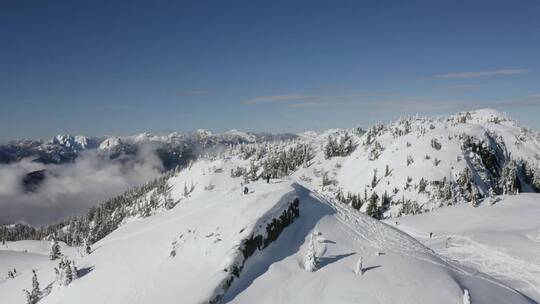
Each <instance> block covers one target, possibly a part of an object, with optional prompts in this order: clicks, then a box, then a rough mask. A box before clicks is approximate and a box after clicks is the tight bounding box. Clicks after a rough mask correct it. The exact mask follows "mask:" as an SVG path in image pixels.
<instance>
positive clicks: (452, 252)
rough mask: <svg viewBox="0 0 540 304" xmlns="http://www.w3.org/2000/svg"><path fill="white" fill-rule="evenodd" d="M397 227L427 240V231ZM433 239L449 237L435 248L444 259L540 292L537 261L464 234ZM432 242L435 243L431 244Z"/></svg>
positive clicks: (440, 236)
mask: <svg viewBox="0 0 540 304" xmlns="http://www.w3.org/2000/svg"><path fill="white" fill-rule="evenodd" d="M399 229H400V230H402V231H403V232H405V233H407V234H409V235H411V236H413V237H414V238H416V239H430V238H429V233H424V232H419V231H416V230H414V229H413V228H410V227H407V226H403V225H400V226H399ZM433 239H435V240H441V242H445V241H446V240H447V239H450V241H449V245H448V248H446V247H445V246H444V245H443V246H441V248H440V249H437V250H436V253H437V254H438V255H439V256H440V257H442V258H445V259H446V260H447V261H450V262H454V263H456V262H457V263H460V264H462V265H464V266H467V267H470V268H473V269H476V270H477V271H478V273H485V274H487V275H489V276H491V277H493V278H495V279H497V280H500V281H514V282H518V283H522V285H523V286H526V287H525V288H523V289H524V290H529V291H530V290H532V291H534V292H536V293H538V294H540V264H538V263H531V262H529V261H525V260H523V259H520V258H518V257H515V256H512V255H511V254H509V253H507V252H505V250H504V248H497V247H495V246H490V245H486V244H482V243H480V242H477V241H475V240H473V239H472V238H470V237H467V236H463V235H456V234H450V235H438V236H437V237H434V238H433ZM434 244H436V243H433V244H432V245H434ZM437 247H438V246H437ZM471 274H472V275H475V274H474V273H471Z"/></svg>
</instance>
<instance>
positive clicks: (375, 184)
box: [371, 168, 379, 189]
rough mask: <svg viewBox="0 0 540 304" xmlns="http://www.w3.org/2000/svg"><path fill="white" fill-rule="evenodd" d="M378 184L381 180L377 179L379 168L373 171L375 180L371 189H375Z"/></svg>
mask: <svg viewBox="0 0 540 304" xmlns="http://www.w3.org/2000/svg"><path fill="white" fill-rule="evenodd" d="M378 183H379V180H378V179H377V168H375V169H373V178H372V179H371V189H374V188H375V187H376V186H377V184H378Z"/></svg>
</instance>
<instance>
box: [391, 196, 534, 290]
mask: <svg viewBox="0 0 540 304" xmlns="http://www.w3.org/2000/svg"><path fill="white" fill-rule="evenodd" d="M539 214H540V195H539V194H520V195H516V196H507V197H505V198H504V199H502V200H501V201H500V202H497V203H496V204H495V205H485V206H480V207H478V208H473V207H471V206H468V205H460V206H455V207H449V208H444V209H440V210H437V211H434V212H430V213H426V214H422V215H416V216H408V217H403V218H401V219H399V220H398V222H399V225H397V228H398V229H401V230H403V231H405V232H407V233H408V234H410V235H412V236H414V237H415V238H417V239H418V240H420V241H421V242H423V243H424V244H426V245H427V246H429V247H431V248H433V249H434V250H435V251H436V252H437V253H439V254H441V255H442V256H445V257H447V258H449V259H453V260H458V261H460V262H461V263H463V264H464V265H466V266H470V267H473V268H475V269H478V270H479V271H482V272H485V273H487V274H489V275H491V276H493V277H495V278H497V279H498V280H500V281H502V282H504V283H506V284H508V285H510V286H512V287H514V288H516V289H518V290H519V291H521V292H522V293H524V294H526V295H528V296H530V297H531V298H534V299H536V300H537V301H538V300H539V299H540V221H539V220H538V215H539ZM388 222H389V223H390V224H393V225H395V221H390V220H389V221H388ZM430 232H432V233H433V237H432V238H430V237H429V233H430Z"/></svg>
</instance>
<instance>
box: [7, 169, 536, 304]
mask: <svg viewBox="0 0 540 304" xmlns="http://www.w3.org/2000/svg"><path fill="white" fill-rule="evenodd" d="M234 165H235V163H234V162H227V161H221V160H216V161H201V162H198V163H195V164H193V166H192V167H191V168H190V169H189V170H186V171H183V172H180V173H178V174H177V175H176V176H174V177H172V179H171V180H170V184H171V191H170V193H171V197H172V198H174V199H180V198H183V199H182V200H181V201H180V203H178V204H177V205H176V206H175V207H174V208H172V209H170V210H164V211H162V212H157V213H154V214H153V215H151V216H148V217H137V218H131V219H130V220H127V221H124V222H123V224H122V225H120V227H119V228H118V229H116V230H114V231H113V232H112V233H110V234H109V235H107V236H105V237H104V238H103V239H101V240H99V241H98V242H96V243H94V244H92V245H91V249H90V250H88V251H87V250H86V248H77V247H68V246H66V245H65V244H63V243H59V244H58V246H56V245H55V243H51V242H50V241H20V242H6V244H5V245H2V246H0V271H2V272H5V271H7V270H10V269H13V268H16V269H17V275H16V276H15V277H14V278H9V279H5V280H2V281H0V294H1V295H2V299H3V301H4V300H5V301H6V303H27V299H26V293H25V292H23V289H26V290H28V292H29V294H30V296H32V295H33V294H35V295H36V296H37V298H38V299H39V302H38V303H71V302H76V303H82V304H86V303H156V302H157V303H350V302H351V301H352V302H363V301H365V302H367V303H461V302H462V301H470V303H490V304H491V303H533V302H531V301H530V299H529V298H527V297H525V296H523V295H522V294H521V293H520V292H518V291H516V290H515V289H513V288H511V287H508V286H507V285H504V284H503V283H501V281H499V280H497V279H494V278H493V277H491V276H488V275H485V274H483V273H482V272H479V271H478V270H476V269H473V268H469V267H463V266H461V265H460V264H459V263H457V262H455V261H454V259H452V258H446V257H445V255H444V254H443V255H438V254H436V253H435V252H433V251H432V250H431V249H429V248H427V247H425V246H424V245H422V244H421V243H419V242H418V241H417V240H415V239H414V238H412V237H411V236H409V235H407V234H405V233H403V232H401V231H399V230H397V229H394V228H392V227H390V226H388V225H386V224H384V223H383V222H380V221H377V220H375V219H373V218H371V217H368V216H366V215H364V214H362V213H360V212H359V211H358V210H355V209H354V208H352V207H350V206H347V205H345V204H343V203H340V202H337V201H335V200H332V199H331V198H330V197H327V196H326V195H325V194H324V193H320V192H315V191H312V190H310V189H308V188H306V187H305V186H302V185H300V184H298V183H295V182H294V181H289V180H281V179H280V180H271V181H270V183H266V181H257V182H253V183H250V184H248V194H243V191H242V187H241V186H240V184H239V183H238V179H237V178H231V177H230V176H229V175H228V174H226V173H225V172H226V169H231V168H232V167H233V166H234ZM216 168H220V169H224V170H215V169H216ZM216 171H217V172H216ZM192 178H196V180H197V182H196V183H195V189H194V190H193V191H192V192H191V193H190V194H189V195H188V197H185V196H184V194H185V192H184V190H185V189H184V185H185V184H186V182H187V183H189V180H190V179H192ZM208 185H213V187H212V189H211V190H208V188H209V187H207V186H208ZM205 186H206V187H205ZM205 188H206V189H205ZM535 197H538V196H535ZM515 198H516V199H519V197H518V196H516V197H515ZM513 205H516V204H515V203H514V204H513ZM463 206H465V205H463ZM500 206H506V201H502V202H500V203H499V204H496V205H494V206H486V207H481V208H475V209H473V207H471V206H466V207H467V208H470V209H472V210H475V211H478V212H480V211H481V209H482V208H500ZM489 210H491V209H489ZM493 210H497V209H493ZM522 211H526V210H522ZM465 212H468V211H465ZM469 213H470V212H469ZM515 213H516V216H517V210H515ZM413 218H414V217H408V218H407V219H409V220H412V219H413ZM400 225H403V226H404V229H405V228H407V227H410V225H409V223H407V225H405V224H400ZM477 225H478V222H477ZM398 228H399V227H398ZM517 228H520V227H516V229H517ZM536 229H540V227H538V226H536ZM539 231H540V230H539ZM438 233H440V232H438V231H437V234H438ZM55 248H56V249H55ZM52 258H55V260H51V259H52ZM66 261H69V262H66ZM55 268H56V269H55ZM68 269H69V270H68ZM33 270H35V276H34V272H33ZM36 282H37V284H36ZM510 283H511V282H510ZM426 286H428V287H429V288H426ZM510 286H512V285H510ZM518 286H519V285H518ZM512 287H514V286H512ZM514 288H515V287H514ZM29 299H32V298H31V297H29ZM30 303H32V302H30ZM464 303H468V302H464Z"/></svg>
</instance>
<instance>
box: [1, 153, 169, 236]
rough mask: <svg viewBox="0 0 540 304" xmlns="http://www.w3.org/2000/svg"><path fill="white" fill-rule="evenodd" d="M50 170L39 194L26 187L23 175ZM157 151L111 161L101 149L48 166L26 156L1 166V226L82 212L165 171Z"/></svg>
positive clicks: (54, 219)
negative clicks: (102, 154) (73, 159)
mask: <svg viewBox="0 0 540 304" xmlns="http://www.w3.org/2000/svg"><path fill="white" fill-rule="evenodd" d="M42 169H45V170H46V172H47V177H46V179H45V181H44V182H43V184H41V185H40V186H39V187H38V188H37V190H36V191H35V192H31V193H27V192H25V191H24V186H23V183H22V180H23V178H24V176H25V175H26V174H28V173H30V172H33V171H36V170H42ZM161 170H162V165H161V162H160V160H159V158H158V157H157V156H156V155H155V153H154V150H153V149H150V148H142V149H140V151H139V152H138V154H137V155H136V156H132V157H129V158H122V159H115V160H109V159H108V158H107V157H103V156H100V155H99V154H98V152H97V151H88V152H86V153H82V154H81V155H80V156H79V157H78V158H77V160H76V161H75V162H74V163H69V164H61V165H43V164H39V163H34V162H31V161H30V160H23V161H20V162H18V163H13V164H9V165H0V224H8V223H27V224H31V225H36V226H43V225H47V224H51V223H54V222H57V221H60V220H63V219H65V218H66V217H68V216H71V215H79V214H83V213H85V212H86V211H88V209H90V207H92V206H94V205H96V204H98V203H100V202H102V201H104V200H106V199H108V198H110V197H112V196H114V195H118V194H121V193H122V192H124V191H125V190H127V189H129V188H131V187H133V186H136V185H140V184H142V183H144V182H146V181H149V180H151V179H153V178H155V177H156V176H158V175H159V174H160V172H161Z"/></svg>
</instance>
